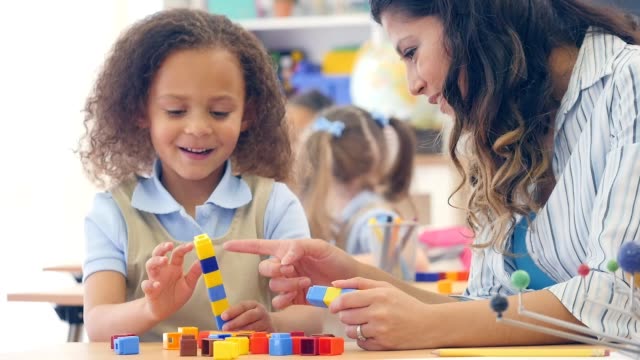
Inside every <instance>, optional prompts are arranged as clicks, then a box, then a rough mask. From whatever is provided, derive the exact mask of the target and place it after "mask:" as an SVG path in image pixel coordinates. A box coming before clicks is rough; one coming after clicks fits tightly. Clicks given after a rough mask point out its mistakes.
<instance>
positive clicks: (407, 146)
mask: <svg viewBox="0 0 640 360" xmlns="http://www.w3.org/2000/svg"><path fill="white" fill-rule="evenodd" d="M389 126H390V129H388V130H385V132H386V131H393V132H395V135H396V136H397V144H387V145H388V146H387V147H388V148H389V147H390V146H394V145H395V146H397V151H388V154H391V155H393V154H395V156H394V158H392V159H388V160H389V161H388V164H389V165H388V168H387V171H386V174H385V176H384V178H383V180H382V184H383V186H384V196H385V198H387V200H389V201H392V202H395V201H398V200H401V199H402V198H404V197H407V196H409V187H410V186H411V179H412V178H413V167H414V164H413V163H414V158H415V151H416V137H415V135H414V133H413V131H412V130H411V128H410V127H409V126H408V125H407V124H406V123H405V122H404V121H401V120H398V119H395V118H391V119H390V120H389ZM391 136H393V134H392V135H391ZM385 137H386V138H387V139H388V138H389V136H385Z"/></svg>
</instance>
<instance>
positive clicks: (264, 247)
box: [224, 239, 358, 309]
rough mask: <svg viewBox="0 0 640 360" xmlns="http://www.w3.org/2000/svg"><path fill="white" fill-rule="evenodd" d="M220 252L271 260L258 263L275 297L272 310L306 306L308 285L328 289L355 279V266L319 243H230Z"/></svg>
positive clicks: (340, 253)
mask: <svg viewBox="0 0 640 360" xmlns="http://www.w3.org/2000/svg"><path fill="white" fill-rule="evenodd" d="M224 249H225V250H228V251H235V252H242V253H251V254H260V255H270V256H272V258H270V259H267V260H264V261H262V262H261V263H260V266H259V271H260V274H262V275H263V276H267V277H270V278H271V281H270V282H269V287H270V288H271V290H273V291H274V292H277V293H278V295H277V296H275V297H274V298H273V301H272V303H273V306H274V307H275V308H276V309H282V308H285V307H287V306H289V305H293V304H307V301H306V298H305V296H306V294H307V290H308V289H309V287H310V286H311V284H314V285H329V284H330V283H331V281H333V280H337V279H344V278H350V277H354V276H357V275H358V262H357V261H355V260H354V259H353V258H352V257H351V256H349V255H348V254H347V253H345V252H344V251H342V250H340V249H338V248H337V247H335V246H332V245H330V244H329V243H327V242H326V241H323V240H316V239H302V240H232V241H227V242H226V243H225V244H224Z"/></svg>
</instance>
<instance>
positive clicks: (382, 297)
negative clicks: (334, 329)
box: [329, 278, 433, 350]
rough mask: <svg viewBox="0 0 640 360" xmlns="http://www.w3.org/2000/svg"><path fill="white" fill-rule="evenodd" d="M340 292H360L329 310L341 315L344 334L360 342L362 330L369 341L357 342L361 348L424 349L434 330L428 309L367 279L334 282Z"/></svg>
mask: <svg viewBox="0 0 640 360" xmlns="http://www.w3.org/2000/svg"><path fill="white" fill-rule="evenodd" d="M333 286H335V287H340V288H352V289H359V290H360V291H354V292H350V293H347V294H344V295H340V296H339V297H338V298H336V299H335V300H334V301H333V302H332V303H331V306H330V307H329V310H330V311H331V312H333V313H338V316H339V318H340V321H341V322H342V323H343V324H344V325H345V333H346V334H347V336H348V337H350V338H352V339H358V336H357V334H356V327H357V326H358V325H360V326H361V331H362V335H363V336H364V337H366V338H367V339H366V341H361V340H358V346H360V347H361V348H363V349H367V350H406V349H424V348H426V347H428V344H424V339H425V338H428V336H416V334H426V332H427V331H428V330H429V329H430V328H431V329H432V328H433V327H432V326H431V327H429V326H428V325H427V324H428V323H429V314H428V312H429V311H428V310H429V305H426V304H424V303H422V302H420V301H418V300H417V299H416V298H414V297H412V296H410V295H408V294H406V293H405V292H403V291H401V290H399V289H397V288H395V287H393V286H392V285H391V284H389V283H386V282H382V281H374V280H369V279H364V278H353V279H348V280H338V281H334V282H333Z"/></svg>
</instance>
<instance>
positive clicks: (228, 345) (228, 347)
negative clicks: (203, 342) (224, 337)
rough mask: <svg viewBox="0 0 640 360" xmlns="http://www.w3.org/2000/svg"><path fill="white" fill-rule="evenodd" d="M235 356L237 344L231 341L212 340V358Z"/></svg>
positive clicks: (232, 357)
mask: <svg viewBox="0 0 640 360" xmlns="http://www.w3.org/2000/svg"><path fill="white" fill-rule="evenodd" d="M234 355H235V356H234ZM237 357H238V344H236V343H234V342H231V341H214V342H213V358H214V359H217V360H233V359H235V358H237Z"/></svg>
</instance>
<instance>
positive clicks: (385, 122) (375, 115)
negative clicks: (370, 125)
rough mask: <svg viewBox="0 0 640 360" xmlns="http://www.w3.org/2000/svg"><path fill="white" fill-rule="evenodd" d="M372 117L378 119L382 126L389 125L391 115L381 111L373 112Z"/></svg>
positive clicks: (377, 121) (379, 124)
mask: <svg viewBox="0 0 640 360" xmlns="http://www.w3.org/2000/svg"><path fill="white" fill-rule="evenodd" d="M371 117H372V118H373V120H375V121H376V123H378V126H380V127H381V128H384V127H385V126H388V125H389V121H390V119H389V117H388V116H386V115H385V114H383V113H381V112H377V111H375V112H372V113H371Z"/></svg>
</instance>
